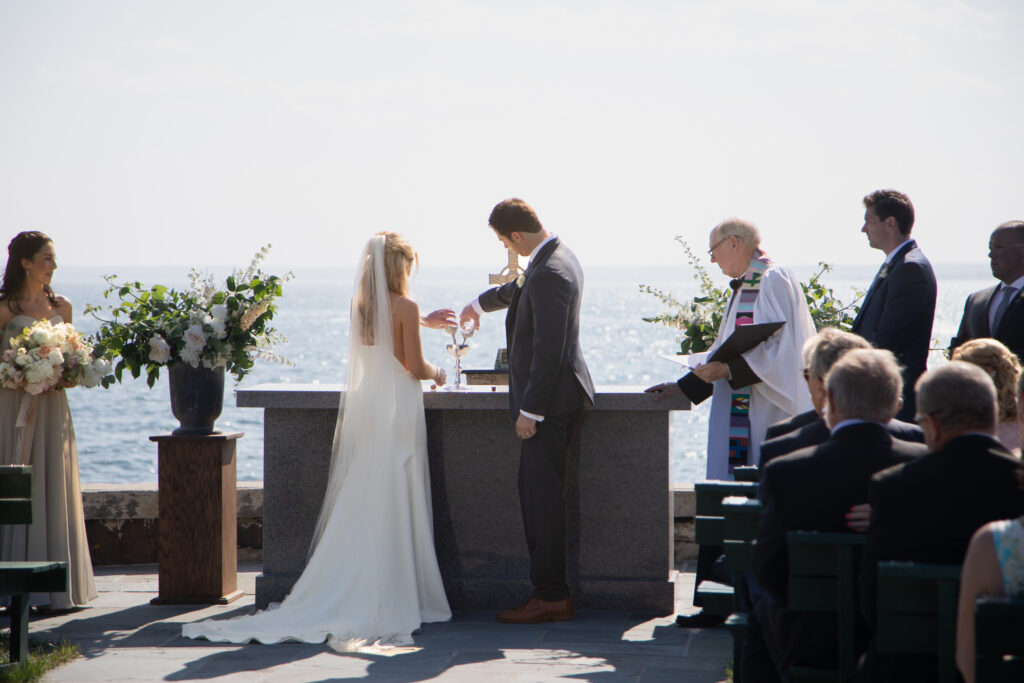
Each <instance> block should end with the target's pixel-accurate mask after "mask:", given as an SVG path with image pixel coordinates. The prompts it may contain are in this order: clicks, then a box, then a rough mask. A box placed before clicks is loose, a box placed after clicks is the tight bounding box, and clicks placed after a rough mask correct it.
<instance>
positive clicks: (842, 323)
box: [640, 235, 863, 354]
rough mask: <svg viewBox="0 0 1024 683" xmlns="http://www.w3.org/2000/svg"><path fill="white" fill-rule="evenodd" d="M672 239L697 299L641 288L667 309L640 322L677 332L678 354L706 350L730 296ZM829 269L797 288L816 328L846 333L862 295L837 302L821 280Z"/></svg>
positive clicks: (824, 265) (826, 266) (823, 268)
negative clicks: (687, 268)
mask: <svg viewBox="0 0 1024 683" xmlns="http://www.w3.org/2000/svg"><path fill="white" fill-rule="evenodd" d="M675 239H676V241H677V242H679V244H681V245H682V246H683V250H684V251H685V252H686V260H687V261H688V262H689V264H690V266H691V267H692V268H693V270H694V278H695V279H696V280H697V281H698V282H699V283H700V296H695V297H694V298H693V299H691V300H690V301H687V302H682V301H679V300H678V299H676V298H675V296H673V295H672V293H671V292H665V291H663V290H660V289H657V288H655V287H650V286H648V285H640V291H641V292H644V293H645V294H650V295H652V296H654V297H656V298H657V299H658V300H660V301H661V302H662V303H663V304H665V305H666V306H668V308H669V310H668V311H666V312H664V313H659V314H658V315H655V316H651V317H649V318H644V319H643V320H644V322H648V323H659V324H661V325H665V326H667V327H672V328H675V329H678V330H680V331H681V332H682V335H683V336H682V340H681V341H680V344H679V353H681V354H690V353H699V352H701V351H707V350H708V349H709V348H710V347H711V344H712V343H713V342H714V341H715V339H716V338H717V337H718V328H719V326H720V325H721V324H722V317H723V316H724V315H725V309H726V306H727V305H728V303H729V294H728V293H727V292H726V290H724V289H720V288H718V287H715V283H714V282H713V281H712V280H711V276H710V275H708V271H707V269H706V268H705V267H704V265H703V264H702V263H701V262H700V260H699V259H698V258H697V255H696V254H694V253H693V250H692V249H690V245H689V244H687V243H686V240H684V239H683V238H682V236H681V235H676V238H675ZM831 270H832V266H831V265H830V264H828V263H824V262H820V263H818V271H817V272H816V273H815V274H814V275H812V276H811V278H810V280H808V281H807V282H801V283H800V287H801V289H803V292H804V297H805V298H806V299H807V306H808V308H810V311H811V319H812V320H814V327H815V329H818V330H820V329H822V328H824V327H837V328H839V329H841V330H846V331H849V330H850V329H851V328H852V327H853V319H854V317H855V316H856V315H857V310H858V308H859V307H858V306H856V305H855V304H856V302H857V301H859V300H860V298H861V297H862V296H863V292H862V291H860V290H856V289H855V290H854V295H855V298H854V300H853V301H852V302H850V303H848V304H845V303H843V302H842V301H840V300H839V299H838V298H837V297H836V295H835V292H834V291H833V290H832V289H831V288H830V287H826V286H825V285H824V284H823V283H822V281H821V277H822V275H824V274H825V273H828V272H831Z"/></svg>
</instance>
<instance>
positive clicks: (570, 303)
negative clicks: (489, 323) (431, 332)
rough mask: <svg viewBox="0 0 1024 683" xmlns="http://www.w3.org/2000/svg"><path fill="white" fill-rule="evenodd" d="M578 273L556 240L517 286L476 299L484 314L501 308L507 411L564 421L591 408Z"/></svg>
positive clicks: (580, 275)
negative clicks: (563, 417) (557, 417)
mask: <svg viewBox="0 0 1024 683" xmlns="http://www.w3.org/2000/svg"><path fill="white" fill-rule="evenodd" d="M582 294H583V269H582V268H580V264H579V262H578V261H577V260H576V256H575V255H574V254H573V253H572V252H571V251H570V250H569V248H568V247H566V246H565V245H564V244H562V243H561V242H560V241H559V239H558V238H557V237H555V238H554V239H552V240H551V241H550V242H548V243H547V244H545V245H544V246H543V247H542V248H541V250H540V251H539V252H538V253H537V254H536V256H534V257H533V260H532V261H531V262H530V265H529V267H528V268H527V269H526V273H525V278H524V281H523V284H522V286H519V284H518V283H517V281H515V280H513V281H512V282H507V283H505V284H504V285H501V286H500V287H494V288H492V289H489V290H487V291H486V292H484V293H483V294H481V295H480V297H479V302H480V307H481V308H482V309H483V310H484V311H487V312H491V311H497V310H500V309H502V308H507V309H508V312H507V313H506V316H505V335H506V343H507V345H508V366H509V373H508V374H509V382H508V384H509V386H508V395H509V410H510V412H511V413H512V419H516V418H517V417H518V416H519V411H520V410H525V411H526V412H528V413H532V414H534V415H542V416H544V417H547V416H549V415H565V414H567V413H572V412H575V411H578V410H581V409H582V408H583V401H584V398H586V400H587V401H589V402H590V403H593V402H594V383H593V382H592V381H591V379H590V371H589V370H588V369H587V364H586V361H584V360H583V351H582V349H581V348H580V298H581V296H582Z"/></svg>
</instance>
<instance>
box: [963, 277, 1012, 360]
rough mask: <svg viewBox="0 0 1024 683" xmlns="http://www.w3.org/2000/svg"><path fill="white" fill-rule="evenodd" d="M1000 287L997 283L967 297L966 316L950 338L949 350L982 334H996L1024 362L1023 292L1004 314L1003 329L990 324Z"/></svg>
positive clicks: (987, 335) (988, 335)
mask: <svg viewBox="0 0 1024 683" xmlns="http://www.w3.org/2000/svg"><path fill="white" fill-rule="evenodd" d="M998 290H999V285H998V284H997V285H993V286H992V287H989V288H988V289H983V290H981V291H979V292H974V293H973V294H971V295H970V296H969V297H967V303H965V304H964V317H963V318H962V319H961V320H960V329H959V330H958V331H957V333H956V336H955V337H953V338H952V339H951V340H950V341H949V352H950V353H952V352H953V350H954V349H955V348H956V347H958V346H960V345H961V344H963V343H965V342H968V341H970V340H971V339H980V338H982V337H993V338H995V339H998V340H999V341H1001V342H1003V343H1004V344H1006V346H1007V348H1009V349H1010V350H1011V351H1013V352H1014V353H1015V354H1016V355H1017V358H1019V359H1020V360H1021V362H1024V299H1022V297H1021V292H1019V291H1018V292H1017V294H1016V295H1015V296H1014V297H1013V300H1012V301H1011V302H1010V305H1009V307H1007V309H1006V313H1004V314H1003V318H1002V321H1001V322H1000V323H999V328H998V329H996V330H994V333H993V330H990V329H989V326H988V312H989V308H990V306H991V303H992V297H993V296H995V295H996V292H997V291H998Z"/></svg>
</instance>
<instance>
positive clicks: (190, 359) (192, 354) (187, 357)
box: [180, 346, 199, 368]
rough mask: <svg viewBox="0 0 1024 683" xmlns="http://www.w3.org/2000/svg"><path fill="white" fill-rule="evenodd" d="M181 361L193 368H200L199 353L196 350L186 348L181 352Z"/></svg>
mask: <svg viewBox="0 0 1024 683" xmlns="http://www.w3.org/2000/svg"><path fill="white" fill-rule="evenodd" d="M180 355H181V360H183V361H184V362H186V363H188V364H189V365H190V366H192V367H193V368H198V367H199V351H198V350H196V349H192V348H189V347H188V346H186V347H185V348H183V349H182V350H181V354H180Z"/></svg>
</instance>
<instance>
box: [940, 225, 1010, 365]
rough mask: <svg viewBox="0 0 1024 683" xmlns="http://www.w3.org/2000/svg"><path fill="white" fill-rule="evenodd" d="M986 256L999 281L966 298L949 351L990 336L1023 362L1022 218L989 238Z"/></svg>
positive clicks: (996, 231)
mask: <svg viewBox="0 0 1024 683" xmlns="http://www.w3.org/2000/svg"><path fill="white" fill-rule="evenodd" d="M988 258H989V262H990V264H991V266H992V275H994V276H995V278H996V279H997V280H999V282H998V283H996V284H995V285H993V286H991V287H989V288H987V289H982V290H981V291H978V292H974V293H973V294H971V295H970V296H969V297H967V303H966V304H964V317H963V318H962V319H961V320H960V330H959V331H958V332H957V333H956V336H955V337H953V338H952V339H951V340H950V341H949V352H950V354H952V353H953V349H955V348H956V347H958V346H960V345H961V344H963V343H965V342H968V341H970V340H971V339H978V338H981V337H993V338H995V339H998V340H999V341H1001V342H1003V343H1004V344H1006V346H1007V348H1009V349H1010V350H1011V351H1013V352H1014V353H1015V354H1017V358H1020V359H1021V361H1024V303H1021V301H1022V300H1021V290H1022V289H1024V221H1007V222H1006V223H1003V224H1002V225H1000V226H999V227H997V228H996V229H995V231H994V232H993V233H992V236H991V237H989V240H988Z"/></svg>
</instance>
